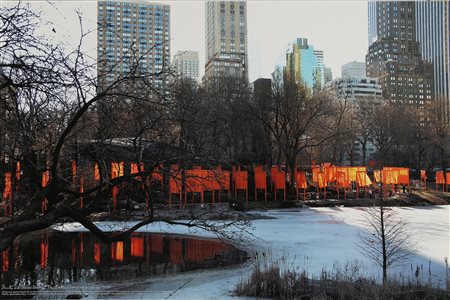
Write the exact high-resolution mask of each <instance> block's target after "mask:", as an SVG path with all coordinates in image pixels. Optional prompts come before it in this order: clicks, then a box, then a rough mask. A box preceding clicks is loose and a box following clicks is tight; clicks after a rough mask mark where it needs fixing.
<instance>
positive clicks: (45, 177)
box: [41, 171, 50, 212]
mask: <svg viewBox="0 0 450 300" xmlns="http://www.w3.org/2000/svg"><path fill="white" fill-rule="evenodd" d="M49 180H50V171H45V172H44V173H42V188H45V187H46V186H47V184H48V182H49ZM41 209H42V212H45V211H46V210H47V199H46V198H45V197H44V199H42V204H41Z"/></svg>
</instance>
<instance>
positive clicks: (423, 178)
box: [420, 170, 427, 181]
mask: <svg viewBox="0 0 450 300" xmlns="http://www.w3.org/2000/svg"><path fill="white" fill-rule="evenodd" d="M420 179H421V180H424V181H426V180H427V171H425V170H420Z"/></svg>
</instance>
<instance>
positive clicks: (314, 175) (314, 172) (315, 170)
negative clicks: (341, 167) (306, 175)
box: [311, 167, 320, 183]
mask: <svg viewBox="0 0 450 300" xmlns="http://www.w3.org/2000/svg"><path fill="white" fill-rule="evenodd" d="M311 170H312V181H313V182H314V183H317V182H318V180H319V178H318V177H317V174H318V173H319V172H320V167H313V168H312V169H311Z"/></svg>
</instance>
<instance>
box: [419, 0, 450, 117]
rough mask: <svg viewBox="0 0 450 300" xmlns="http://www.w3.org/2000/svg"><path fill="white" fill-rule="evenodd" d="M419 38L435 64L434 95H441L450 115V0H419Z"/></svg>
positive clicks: (430, 59)
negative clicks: (449, 0)
mask: <svg viewBox="0 0 450 300" xmlns="http://www.w3.org/2000/svg"><path fill="white" fill-rule="evenodd" d="M415 5H416V7H415V9H416V24H417V26H416V28H417V29H416V38H417V41H419V42H420V46H421V51H422V58H423V59H426V60H428V61H430V62H432V63H433V74H434V94H435V96H436V97H438V98H442V100H444V101H442V105H443V106H442V111H443V112H445V113H446V114H447V117H450V75H449V70H450V41H449V37H450V22H449V18H450V4H449V2H448V1H430V0H427V1H417V2H415Z"/></svg>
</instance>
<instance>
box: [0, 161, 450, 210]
mask: <svg viewBox="0 0 450 300" xmlns="http://www.w3.org/2000/svg"><path fill="white" fill-rule="evenodd" d="M124 169H125V163H124V162H112V163H111V176H110V178H111V179H114V178H118V177H120V176H123V175H124ZM144 169H145V168H144V165H143V164H141V165H140V166H138V164H136V163H131V164H130V174H139V172H143V171H144ZM373 172H374V180H375V182H376V183H380V182H382V183H383V184H385V185H391V186H395V185H409V183H410V178H409V169H408V168H400V167H384V168H383V170H374V171H373ZM248 174H249V172H248V171H245V170H241V168H240V167H239V166H237V167H234V166H233V167H232V170H231V171H226V170H222V168H221V167H220V166H218V167H217V168H216V169H215V170H204V169H202V168H201V167H199V166H197V167H193V169H191V170H180V169H179V167H178V165H172V166H171V168H170V170H169V172H168V177H169V180H168V181H169V188H168V190H169V205H172V199H173V196H174V195H178V196H179V204H180V205H182V204H183V203H184V204H187V196H188V195H187V194H188V193H190V194H192V200H193V201H194V194H196V193H199V194H200V199H201V202H202V203H204V193H205V192H211V195H212V203H213V204H214V203H215V194H216V193H217V194H218V200H219V202H220V197H221V192H222V191H225V192H227V193H228V196H231V192H234V196H235V197H237V196H238V193H243V192H245V197H246V201H248V191H249V176H248ZM4 175H5V176H4V178H5V182H4V189H3V204H4V213H5V215H11V214H12V199H13V197H12V194H13V190H12V174H11V172H6V173H5V174H4ZM253 175H254V196H255V201H258V192H263V195H264V200H265V201H267V190H268V189H270V190H271V191H272V192H273V195H274V197H273V198H274V200H275V201H277V194H278V193H280V192H282V193H283V200H286V182H289V176H287V174H286V172H284V171H283V170H281V168H280V166H272V167H271V168H270V184H269V185H268V184H267V183H268V179H269V178H268V177H267V172H266V171H264V168H263V167H262V166H256V167H254V168H253ZM20 177H21V169H20V163H19V162H17V165H16V172H15V179H16V181H20ZM381 177H382V178H381ZM100 178H101V177H100V170H99V167H98V165H97V164H94V167H93V179H94V181H95V182H96V183H98V182H99V181H100ZM136 178H137V179H139V176H137V177H136ZM420 179H421V182H424V183H425V184H426V180H427V176H426V172H425V170H421V173H420ZM49 180H50V172H49V171H45V172H43V173H42V187H43V188H45V187H46V186H47V184H48V182H49ZM72 181H73V184H74V185H76V186H78V187H79V192H80V193H83V191H84V185H85V184H84V178H83V176H82V175H80V176H77V165H76V163H75V162H72ZM150 181H158V182H160V184H161V186H162V187H163V186H164V173H163V171H162V169H161V168H160V167H158V168H156V169H155V170H154V171H153V172H152V174H151V176H150V177H148V178H147V182H145V183H142V187H144V186H145V185H147V186H149V185H150ZM435 181H436V190H438V187H442V190H443V191H445V190H447V189H448V185H450V172H448V173H447V174H446V176H445V177H444V172H443V171H436V177H435ZM352 183H355V184H356V188H357V190H358V191H359V190H360V189H361V188H364V190H365V192H366V188H367V187H369V186H371V185H372V184H373V183H372V180H371V179H370V177H369V176H368V175H367V169H366V167H337V166H331V164H329V163H323V164H321V165H320V166H313V167H312V182H311V183H310V184H308V180H307V174H306V172H305V171H299V170H297V171H296V174H295V184H296V193H297V199H298V195H299V190H300V189H302V190H303V193H304V199H305V197H306V194H305V193H306V190H307V189H308V187H309V186H310V185H311V186H315V187H316V189H317V192H318V193H321V192H322V191H323V192H324V197H326V188H328V187H333V188H334V189H335V190H336V192H337V194H338V199H339V197H340V192H341V191H342V192H343V194H344V197H346V192H347V191H348V189H349V188H350V187H351V185H352ZM143 190H145V191H146V192H145V193H146V202H147V208H148V205H149V197H150V195H149V192H148V189H144V188H143ZM118 194H119V185H115V186H113V188H112V202H113V203H112V204H113V208H114V209H116V207H117V196H118ZM183 199H184V202H183ZM83 206H84V203H83V198H82V197H81V198H80V207H81V208H83ZM46 210H47V201H46V199H43V200H42V211H43V212H45V211H46Z"/></svg>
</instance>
